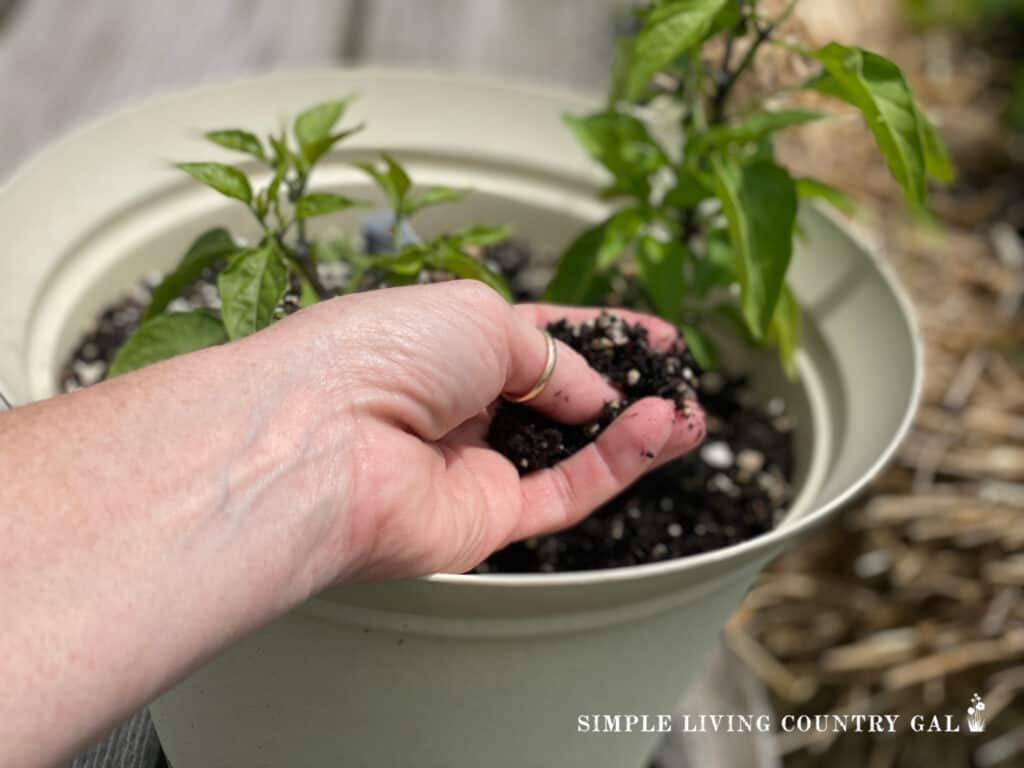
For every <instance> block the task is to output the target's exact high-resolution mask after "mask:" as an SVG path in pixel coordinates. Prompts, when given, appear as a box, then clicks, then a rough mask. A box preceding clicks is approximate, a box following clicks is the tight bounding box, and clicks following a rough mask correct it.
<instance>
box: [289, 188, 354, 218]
mask: <svg viewBox="0 0 1024 768" xmlns="http://www.w3.org/2000/svg"><path fill="white" fill-rule="evenodd" d="M358 205H363V203H362V202H361V201H359V200H352V199H351V198H348V197H344V196H342V195H336V194H334V193H332V192H310V193H309V194H307V195H303V196H302V197H300V198H299V200H298V202H296V203H295V216H296V218H299V219H308V218H311V217H313V216H323V215H324V214H326V213H334V212H335V211H343V210H345V209H346V208H352V207H354V206H358Z"/></svg>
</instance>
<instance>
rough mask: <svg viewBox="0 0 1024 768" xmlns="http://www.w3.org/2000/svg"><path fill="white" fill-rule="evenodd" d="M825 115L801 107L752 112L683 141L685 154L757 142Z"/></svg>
mask: <svg viewBox="0 0 1024 768" xmlns="http://www.w3.org/2000/svg"><path fill="white" fill-rule="evenodd" d="M825 117H826V115H824V114H823V113H821V112H811V111H809V110H805V109H787V110H779V111H776V112H768V111H764V112H754V113H753V114H751V115H749V116H747V117H746V118H744V119H743V120H742V121H741V122H738V123H732V124H730V125H718V126H714V127H712V128H708V130H706V131H704V132H702V133H698V134H697V135H695V136H694V137H693V138H691V139H690V140H689V141H688V142H687V147H686V153H687V155H692V154H696V153H700V152H703V151H706V150H707V149H709V148H717V147H724V146H728V145H730V144H744V143H747V142H752V141H760V140H761V139H763V138H764V137H765V136H770V135H772V134H774V133H775V132H776V131H780V130H782V129H783V128H790V127H792V126H795V125H804V124H806V123H812V122H814V121H816V120H821V119H823V118H825Z"/></svg>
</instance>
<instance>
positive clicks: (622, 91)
mask: <svg viewBox="0 0 1024 768" xmlns="http://www.w3.org/2000/svg"><path fill="white" fill-rule="evenodd" d="M726 2H732V0H660V1H659V2H656V3H655V4H654V5H653V6H652V7H651V8H649V9H648V10H647V11H646V12H645V14H644V22H643V27H642V28H641V29H640V31H639V32H638V33H637V35H636V37H635V38H634V39H633V40H632V41H630V43H629V44H628V45H627V46H625V48H624V49H623V51H622V55H623V58H624V62H623V64H622V65H621V69H620V70H619V71H620V72H621V74H620V76H619V79H618V81H617V82H615V83H614V86H613V87H614V91H613V97H615V98H619V97H622V98H626V99H631V100H634V99H638V98H639V97H641V96H642V95H643V94H644V92H645V91H646V89H647V87H648V85H649V84H650V81H651V78H652V77H653V76H654V75H655V73H657V72H658V71H659V70H661V69H664V68H665V67H667V66H668V65H669V64H671V63H672V62H673V61H674V60H675V59H676V58H677V57H678V56H679V55H680V54H682V53H683V52H685V51H686V50H687V49H689V48H690V47H691V46H693V45H695V44H696V43H698V42H700V40H701V39H702V38H703V37H704V35H705V33H706V32H707V31H708V30H709V29H710V28H711V25H712V23H713V22H714V21H715V20H716V17H718V14H719V13H720V12H721V11H722V10H723V9H724V8H725V5H726Z"/></svg>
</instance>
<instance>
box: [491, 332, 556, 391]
mask: <svg viewBox="0 0 1024 768" xmlns="http://www.w3.org/2000/svg"><path fill="white" fill-rule="evenodd" d="M544 338H545V339H547V341H548V359H547V362H546V363H544V372H543V373H542V374H541V375H540V378H539V379H537V383H536V384H534V385H533V389H531V390H530V391H529V392H527V393H526V394H525V395H519V396H518V397H513V396H512V395H505V396H504V397H505V399H506V400H508V401H509V402H510V403H526V402H529V401H530V400H533V398H535V397H537V395H539V394H540V393H541V392H543V391H544V387H546V386H547V385H548V381H550V379H551V374H552V373H554V372H555V362H556V361H557V360H558V347H557V346H555V340H554V338H552V336H551V334H550V333H548V332H547V331H544Z"/></svg>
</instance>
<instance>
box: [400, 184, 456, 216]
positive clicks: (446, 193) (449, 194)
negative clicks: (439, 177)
mask: <svg viewBox="0 0 1024 768" xmlns="http://www.w3.org/2000/svg"><path fill="white" fill-rule="evenodd" d="M468 192H469V190H466V189H452V188H451V187H430V188H428V189H427V190H425V191H423V192H421V193H419V194H415V195H410V196H409V201H408V202H407V203H406V207H405V212H406V214H407V215H412V214H413V213H415V212H416V211H418V210H420V209H422V208H428V207H430V206H432V205H440V204H442V203H454V202H457V201H459V200H461V199H462V198H464V197H465V196H466V195H467V193H468Z"/></svg>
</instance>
